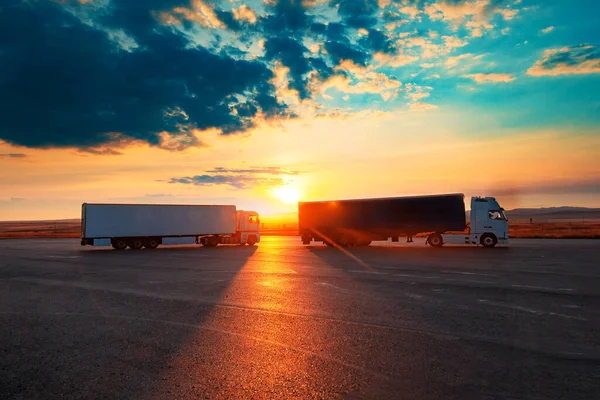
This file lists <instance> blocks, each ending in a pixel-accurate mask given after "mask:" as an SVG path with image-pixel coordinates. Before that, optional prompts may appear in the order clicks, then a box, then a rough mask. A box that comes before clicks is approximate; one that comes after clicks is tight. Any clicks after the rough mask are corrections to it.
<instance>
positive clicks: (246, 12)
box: [233, 4, 257, 24]
mask: <svg viewBox="0 0 600 400" xmlns="http://www.w3.org/2000/svg"><path fill="white" fill-rule="evenodd" d="M233 17H234V18H235V19H236V20H238V21H247V22H249V23H251V24H255V23H256V20H257V18H256V13H255V12H254V10H253V9H251V8H250V7H248V6H247V5H245V4H244V5H242V6H240V7H239V8H234V9H233Z"/></svg>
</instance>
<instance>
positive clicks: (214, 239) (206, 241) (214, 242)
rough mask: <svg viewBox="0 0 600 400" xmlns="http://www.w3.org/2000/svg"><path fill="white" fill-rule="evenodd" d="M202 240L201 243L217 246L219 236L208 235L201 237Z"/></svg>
mask: <svg viewBox="0 0 600 400" xmlns="http://www.w3.org/2000/svg"><path fill="white" fill-rule="evenodd" d="M203 239H204V242H202V244H203V245H204V246H206V247H217V246H218V245H219V237H218V236H209V237H205V238H203Z"/></svg>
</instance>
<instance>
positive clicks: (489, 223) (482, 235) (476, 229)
mask: <svg viewBox="0 0 600 400" xmlns="http://www.w3.org/2000/svg"><path fill="white" fill-rule="evenodd" d="M426 243H429V244H430V245H431V246H433V247H442V246H443V245H444V244H446V243H448V244H474V245H476V246H479V245H482V246H484V247H494V246H496V245H497V244H508V219H507V218H506V215H505V214H504V209H503V208H502V207H500V204H498V201H496V199H495V198H494V197H472V198H471V215H470V218H469V226H468V233H466V234H452V233H439V232H436V233H432V234H430V235H429V236H428V237H427V240H426Z"/></svg>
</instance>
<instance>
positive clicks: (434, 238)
mask: <svg viewBox="0 0 600 400" xmlns="http://www.w3.org/2000/svg"><path fill="white" fill-rule="evenodd" d="M427 242H428V243H429V244H430V245H431V246H432V247H442V246H443V245H444V239H443V238H442V235H440V234H439V233H434V234H433V235H429V237H428V238H427Z"/></svg>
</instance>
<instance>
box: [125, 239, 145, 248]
mask: <svg viewBox="0 0 600 400" xmlns="http://www.w3.org/2000/svg"><path fill="white" fill-rule="evenodd" d="M129 247H130V248H132V249H133V250H139V249H141V248H142V247H144V241H143V240H142V239H132V240H131V242H129Z"/></svg>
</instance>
